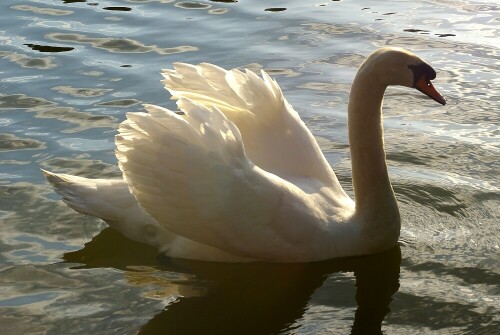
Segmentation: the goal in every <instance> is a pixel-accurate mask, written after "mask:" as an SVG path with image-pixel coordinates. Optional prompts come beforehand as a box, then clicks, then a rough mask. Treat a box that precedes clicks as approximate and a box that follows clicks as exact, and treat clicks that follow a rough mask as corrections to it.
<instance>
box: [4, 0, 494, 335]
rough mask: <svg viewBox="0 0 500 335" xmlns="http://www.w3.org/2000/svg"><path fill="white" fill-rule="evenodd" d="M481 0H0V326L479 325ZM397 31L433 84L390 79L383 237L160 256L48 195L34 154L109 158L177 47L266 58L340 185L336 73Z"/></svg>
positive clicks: (50, 161)
mask: <svg viewBox="0 0 500 335" xmlns="http://www.w3.org/2000/svg"><path fill="white" fill-rule="evenodd" d="M499 9H500V7H499V5H498V4H497V3H496V2H495V1H493V0H491V1H488V0H485V1H444V0H435V1H419V2H416V1H407V0H401V1H385V2H375V1H359V0H358V1H316V2H314V1H312V2H311V1H307V2H305V1H273V2H269V1H252V2H250V1H243V0H242V1H239V2H237V1H222V0H219V1H197V2H191V1H172V0H128V1H125V0H123V1H90V0H88V1H85V0H64V1H57V0H50V1H36V0H28V1H20V0H8V1H2V2H0V13H1V14H0V87H1V90H0V293H1V294H0V311H1V313H0V333H2V334H3V333H5V334H82V333H89V332H94V333H97V334H137V333H140V334H154V333H160V332H163V333H166V332H168V333H174V334H201V333H207V334H224V333H226V334H330V333H339V334H345V333H349V332H352V333H361V334H366V333H376V332H377V330H378V329H379V328H380V327H381V329H382V331H383V332H384V333H385V334H495V333H498V329H500V318H499V316H498V315H500V313H499V305H498V301H499V291H498V284H499V282H500V269H499V265H498V264H499V257H498V252H499V230H498V222H499V216H500V215H499V214H500V209H499V208H500V206H499V200H500V199H499V198H500V197H499V183H498V175H499V172H500V163H499V162H500V159H499V151H500V148H499V143H500V141H499V137H500V132H499V128H498V127H499V124H500V120H499V119H500V117H499V113H498V111H499V110H500V96H499V92H500V89H499V88H500V75H499V74H500V50H499V48H498V46H499V45H500V39H499V37H498V36H500V24H499V21H500V15H499ZM388 45H390V46H400V47H405V48H407V49H410V50H412V51H414V52H415V53H417V54H418V55H420V56H421V57H423V58H424V59H426V60H427V61H428V62H429V63H430V64H431V65H432V66H433V67H434V68H435V69H436V70H437V72H438V77H437V79H436V80H435V86H436V87H437V88H438V89H439V90H440V91H441V92H442V93H443V95H445V96H446V97H447V99H448V104H447V105H446V106H445V107H440V106H438V105H436V103H435V102H433V101H432V100H430V99H427V98H426V97H424V96H421V95H420V94H419V93H418V92H413V91H410V90H407V89H400V88H391V89H389V90H388V91H387V94H386V99H385V103H384V126H385V141H386V147H387V148H386V149H387V156H388V164H389V166H390V174H391V178H392V182H393V185H394V189H395V191H396V195H397V198H398V200H399V203H400V208H401V211H402V217H403V227H402V236H401V243H400V246H399V247H397V248H395V249H393V250H391V251H390V252H388V253H386V254H382V255H376V256H370V257H362V258H354V259H343V260H333V261H330V262H324V263H318V264H300V265H288V266H284V265H269V264H254V265H220V264H207V263H200V262H185V261H178V260H169V259H166V258H164V257H161V256H159V255H158V254H157V253H156V251H155V250H152V249H150V248H149V247H147V246H144V245H140V244H137V243H134V242H131V241H128V240H126V239H125V238H123V237H122V236H121V235H119V234H118V233H116V232H114V231H112V230H110V229H106V228H105V225H104V224H103V223H102V222H100V221H99V220H97V219H94V218H89V217H85V216H82V215H80V214H77V213H75V212H73V211H72V210H70V209H69V208H67V207H66V206H65V205H64V204H63V203H62V202H61V201H60V199H59V197H58V196H57V195H56V194H55V193H54V192H53V191H52V190H51V189H50V188H49V187H48V185H47V183H46V182H45V181H44V179H43V177H42V175H41V174H40V172H39V168H40V167H42V168H46V169H49V170H52V171H55V172H65V173H72V174H78V175H82V176H87V177H119V176H120V173H119V171H118V169H117V168H116V159H115V157H114V153H113V150H114V143H113V136H114V134H115V132H116V127H117V126H118V124H119V123H120V122H121V121H122V120H123V119H124V118H125V113H126V112H128V111H138V110H140V108H141V106H140V104H141V103H153V104H158V105H162V106H166V107H169V108H174V107H175V105H174V103H173V102H172V101H170V100H169V98H170V97H169V95H168V93H167V92H165V91H164V89H163V87H162V85H161V83H160V82H159V80H160V75H159V72H160V70H161V68H169V67H171V64H172V63H173V62H176V61H183V62H189V63H199V62H211V63H214V64H217V65H219V66H222V67H226V68H232V67H239V68H245V67H246V68H250V69H253V70H259V69H265V70H266V71H268V73H270V74H271V75H273V76H274V77H275V78H276V79H277V80H278V82H279V83H280V85H281V87H282V89H283V91H284V92H285V95H286V97H287V99H288V100H289V101H290V102H291V103H292V104H293V105H294V106H295V108H296V109H297V111H298V112H299V113H300V115H301V117H302V118H303V119H304V121H305V122H306V124H307V125H308V126H309V127H310V129H311V130H312V131H313V133H314V135H315V136H317V139H318V141H319V143H320V145H321V147H322V149H323V151H324V152H325V155H326V157H327V159H328V160H329V162H330V163H331V164H332V166H333V167H334V170H335V171H336V173H337V176H338V177H339V179H340V181H341V183H342V184H343V186H344V187H345V188H346V189H347V190H348V192H350V194H352V187H351V181H350V158H349V148H348V142H347V128H346V127H347V114H346V106H347V99H348V94H349V87H350V83H351V81H352V78H353V76H354V74H355V71H356V69H357V67H358V66H359V65H360V63H361V62H362V61H363V59H364V57H365V56H366V55H368V54H369V53H370V52H371V51H373V50H375V49H376V48H377V47H381V46H388Z"/></svg>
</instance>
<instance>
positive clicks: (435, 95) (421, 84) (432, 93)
mask: <svg viewBox="0 0 500 335" xmlns="http://www.w3.org/2000/svg"><path fill="white" fill-rule="evenodd" d="M415 88H416V89H417V90H419V91H420V92H422V93H424V94H425V95H427V96H428V97H431V98H432V99H434V100H435V101H437V102H439V103H440V104H441V105H443V106H444V105H446V99H445V98H443V96H442V95H441V94H440V93H439V92H438V91H436V89H435V88H434V86H433V85H432V83H431V82H430V81H428V80H426V79H425V76H422V77H420V79H419V80H418V81H417V82H416V83H415Z"/></svg>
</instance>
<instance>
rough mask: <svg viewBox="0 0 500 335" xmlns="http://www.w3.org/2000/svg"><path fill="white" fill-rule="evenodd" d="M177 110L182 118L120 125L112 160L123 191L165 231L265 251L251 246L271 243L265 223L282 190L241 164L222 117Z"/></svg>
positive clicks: (234, 134) (241, 251)
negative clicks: (116, 164)
mask: <svg viewBox="0 0 500 335" xmlns="http://www.w3.org/2000/svg"><path fill="white" fill-rule="evenodd" d="M179 106H181V109H182V110H183V111H184V112H185V115H183V116H182V117H181V116H179V115H177V114H176V113H175V112H172V111H169V110H167V109H163V108H161V107H157V106H152V105H147V106H145V107H146V109H147V111H148V113H134V114H132V113H129V114H127V120H126V121H124V122H123V123H122V124H121V125H120V128H119V134H118V135H117V136H116V142H117V152H116V156H117V158H118V161H119V166H120V169H121V170H122V172H123V175H124V178H125V180H126V181H127V183H128V185H129V189H130V191H131V193H132V194H133V195H134V196H135V197H136V199H137V200H138V202H139V203H140V205H141V207H142V208H143V209H144V210H145V211H146V212H147V213H149V214H150V215H151V216H152V217H153V218H155V219H156V221H158V222H159V223H160V224H161V225H163V226H164V227H165V228H167V229H169V230H171V231H173V232H175V233H178V234H180V235H182V236H185V237H187V238H189V239H193V240H195V241H198V242H201V243H205V244H208V245H211V246H214V247H217V248H220V249H222V250H226V251H228V252H231V253H234V254H236V255H241V256H251V257H254V256H255V255H256V254H258V253H259V252H263V251H262V250H265V249H266V246H261V245H259V246H256V245H255V243H254V241H266V242H265V243H270V241H273V240H275V239H276V236H274V235H275V233H273V232H272V229H271V227H272V226H273V224H272V222H270V221H272V220H273V219H275V217H274V215H272V213H273V212H275V211H276V209H277V208H278V207H279V202H280V198H281V196H282V195H281V193H282V191H283V190H282V189H280V187H277V186H276V185H275V184H274V183H272V182H270V181H269V179H268V177H267V176H266V174H265V173H263V171H262V170H261V169H259V168H257V167H256V166H255V165H254V164H253V163H252V162H251V161H250V160H249V159H248V158H247V157H246V155H245V150H244V147H243V143H242V140H241V135H240V133H239V131H238V128H236V126H235V125H234V124H233V123H232V122H231V121H229V120H228V119H227V118H226V117H225V116H224V114H223V113H221V112H220V111H219V110H217V109H211V110H209V109H207V108H205V107H203V106H199V105H196V104H195V103H193V102H191V101H189V100H187V99H181V100H180V101H179ZM186 134H189V136H187V135H186ZM179 138H182V141H179ZM181 143H183V144H181ZM145 147H147V149H146V150H143V149H144V148H145ZM283 182H284V181H283ZM235 236H238V237H237V238H235ZM264 236H266V237H265V238H264ZM269 236H272V238H268V237H269ZM274 247H275V246H273V248H274ZM268 249H269V248H268ZM266 252H269V250H267V251H266Z"/></svg>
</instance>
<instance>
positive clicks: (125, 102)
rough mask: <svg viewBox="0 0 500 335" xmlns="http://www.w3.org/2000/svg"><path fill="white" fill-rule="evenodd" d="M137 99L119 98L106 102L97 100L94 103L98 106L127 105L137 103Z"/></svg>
mask: <svg viewBox="0 0 500 335" xmlns="http://www.w3.org/2000/svg"><path fill="white" fill-rule="evenodd" d="M138 103H139V101H138V100H136V99H121V100H112V101H106V102H99V103H97V104H96V105H99V106H110V107H128V106H133V105H136V104H138Z"/></svg>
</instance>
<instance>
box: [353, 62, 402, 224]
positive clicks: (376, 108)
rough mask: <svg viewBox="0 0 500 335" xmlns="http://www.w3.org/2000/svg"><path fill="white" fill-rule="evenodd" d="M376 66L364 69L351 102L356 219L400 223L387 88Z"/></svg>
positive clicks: (360, 73) (355, 84)
mask: <svg viewBox="0 0 500 335" xmlns="http://www.w3.org/2000/svg"><path fill="white" fill-rule="evenodd" d="M372 69H373V68H372V67H364V68H363V67H362V68H361V69H360V71H359V72H358V74H357V75H356V78H355V79H354V82H353V84H352V88H351V93H350V99H349V108H348V111H349V142H350V149H351V159H352V180H353V186H354V198H355V203H356V216H358V217H360V218H361V219H362V220H363V221H367V220H368V221H382V220H388V221H394V220H398V221H399V211H398V207H397V203H396V198H395V196H394V192H393V190H392V186H391V183H390V181H389V176H388V173H387V164H386V160H385V150H384V131H383V127H382V109H381V108H382V102H383V98H384V92H385V89H386V85H384V84H382V83H381V82H380V81H379V79H378V77H377V75H376V74H374V73H372V71H373V70H372Z"/></svg>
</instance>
